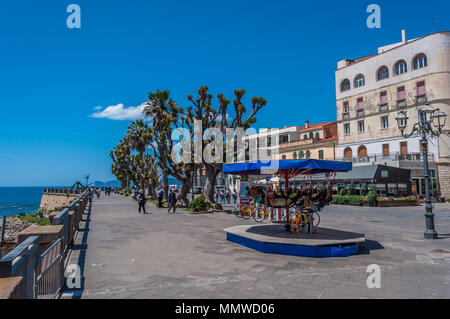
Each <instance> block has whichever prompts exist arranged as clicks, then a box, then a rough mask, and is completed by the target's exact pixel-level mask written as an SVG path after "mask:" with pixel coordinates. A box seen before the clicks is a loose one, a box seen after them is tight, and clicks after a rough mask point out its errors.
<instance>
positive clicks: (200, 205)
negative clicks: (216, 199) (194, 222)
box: [189, 195, 208, 212]
mask: <svg viewBox="0 0 450 319" xmlns="http://www.w3.org/2000/svg"><path fill="white" fill-rule="evenodd" d="M189 207H190V208H191V209H192V210H193V211H194V212H201V211H204V210H206V209H207V208H208V203H206V199H205V196H203V195H200V196H199V197H197V198H195V199H194V200H193V201H191V203H190V204H189Z"/></svg>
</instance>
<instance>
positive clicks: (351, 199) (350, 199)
mask: <svg viewBox="0 0 450 319" xmlns="http://www.w3.org/2000/svg"><path fill="white" fill-rule="evenodd" d="M331 203H332V204H338V205H352V206H361V205H362V203H363V200H362V197H361V196H359V195H345V196H340V195H338V196H333V200H332V201H331Z"/></svg>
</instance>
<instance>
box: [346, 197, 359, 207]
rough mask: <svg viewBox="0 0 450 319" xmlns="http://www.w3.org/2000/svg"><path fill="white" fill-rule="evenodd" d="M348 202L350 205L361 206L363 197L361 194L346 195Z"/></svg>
mask: <svg viewBox="0 0 450 319" xmlns="http://www.w3.org/2000/svg"><path fill="white" fill-rule="evenodd" d="M346 202H347V203H348V205H352V206H361V205H362V199H361V196H359V195H349V196H346Z"/></svg>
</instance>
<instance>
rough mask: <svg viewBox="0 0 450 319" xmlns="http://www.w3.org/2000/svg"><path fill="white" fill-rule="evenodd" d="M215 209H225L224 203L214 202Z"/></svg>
mask: <svg viewBox="0 0 450 319" xmlns="http://www.w3.org/2000/svg"><path fill="white" fill-rule="evenodd" d="M214 209H217V210H223V207H222V204H220V203H217V204H214Z"/></svg>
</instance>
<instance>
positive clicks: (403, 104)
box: [397, 99, 406, 108]
mask: <svg viewBox="0 0 450 319" xmlns="http://www.w3.org/2000/svg"><path fill="white" fill-rule="evenodd" d="M397 107H398V108H402V107H406V99H402V100H397Z"/></svg>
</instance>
